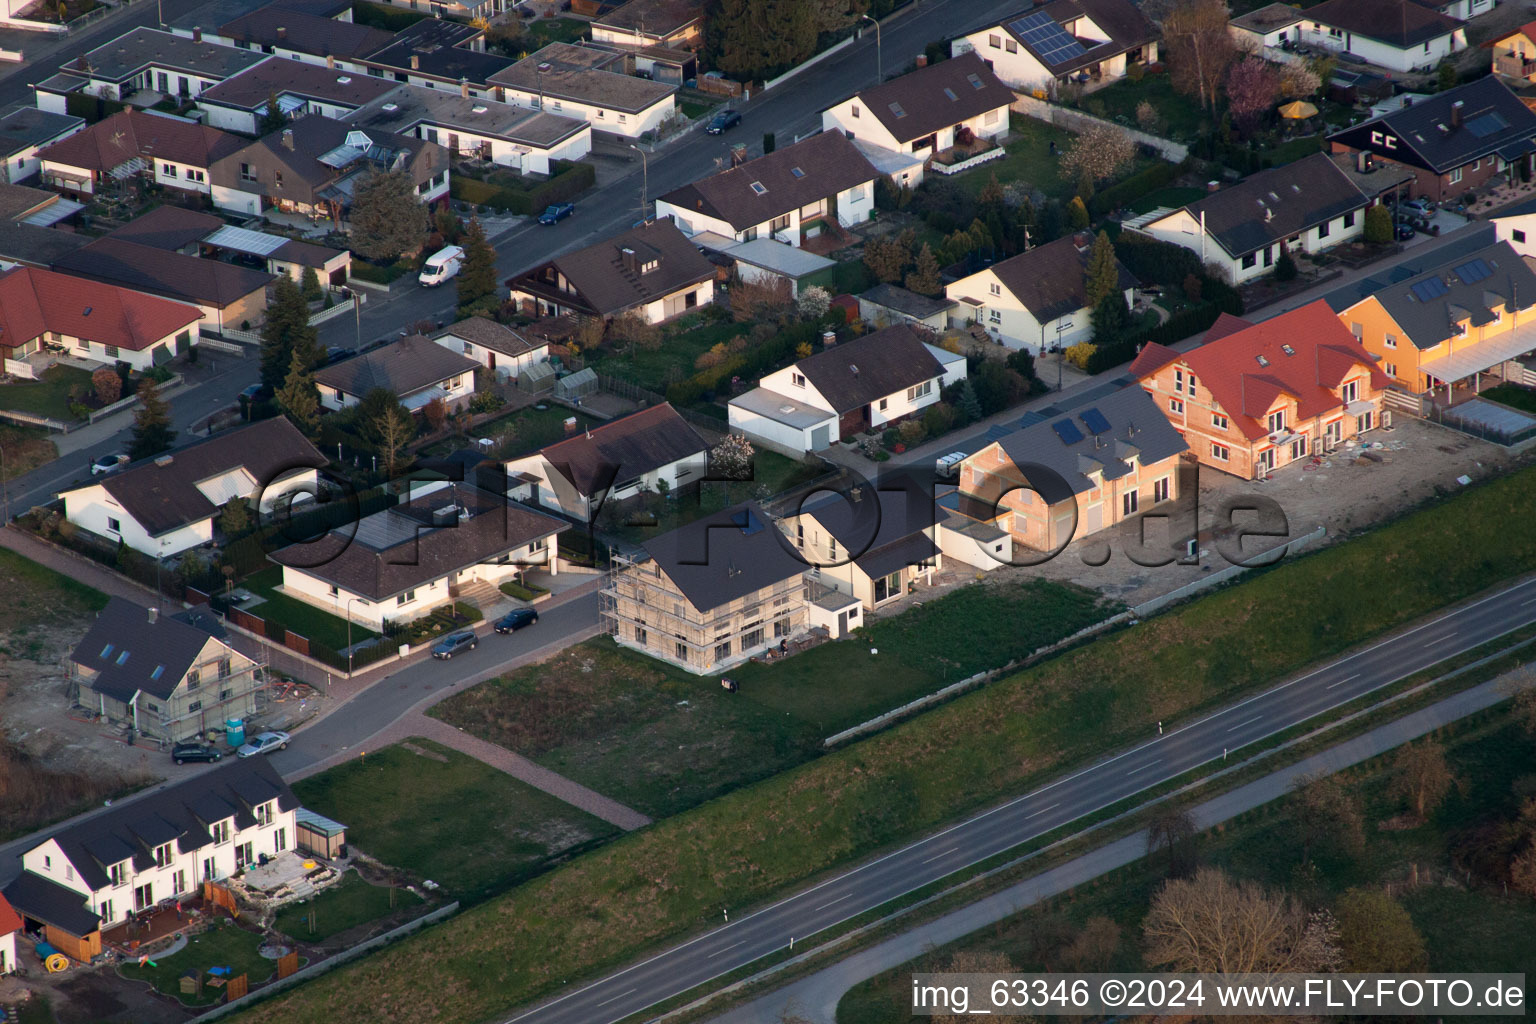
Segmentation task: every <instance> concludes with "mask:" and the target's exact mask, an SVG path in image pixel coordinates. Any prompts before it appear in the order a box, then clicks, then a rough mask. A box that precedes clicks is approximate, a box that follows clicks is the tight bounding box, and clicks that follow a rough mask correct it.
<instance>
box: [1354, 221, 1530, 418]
mask: <svg viewBox="0 0 1536 1024" xmlns="http://www.w3.org/2000/svg"><path fill="white" fill-rule="evenodd" d="M1516 248H1517V247H1512V246H1511V245H1510V243H1509V242H1496V243H1495V244H1493V245H1491V246H1488V247H1486V248H1483V249H1479V250H1477V251H1475V252H1471V253H1466V254H1464V255H1462V256H1459V257H1457V258H1456V259H1454V260H1452V261H1451V262H1450V263H1447V264H1444V265H1443V266H1438V267H1434V268H1432V269H1429V270H1426V271H1424V272H1422V273H1419V274H1416V275H1414V276H1412V277H1409V278H1406V279H1404V280H1394V281H1393V282H1391V283H1389V284H1386V285H1385V286H1383V287H1382V288H1380V289H1379V290H1378V291H1376V292H1374V293H1373V294H1371V295H1370V296H1369V297H1367V298H1365V299H1363V300H1361V301H1360V302H1357V303H1355V304H1353V305H1351V306H1348V307H1347V308H1344V309H1341V310H1339V314H1338V319H1339V321H1340V322H1341V324H1343V325H1345V326H1346V327H1347V328H1348V331H1349V332H1350V333H1351V334H1352V335H1353V336H1354V337H1355V338H1356V339H1358V341H1359V343H1360V344H1361V345H1362V346H1364V348H1365V350H1366V351H1367V352H1369V353H1370V355H1371V357H1372V358H1373V359H1375V360H1377V361H1378V362H1377V366H1379V368H1380V370H1381V372H1382V373H1383V374H1384V375H1385V376H1386V377H1387V379H1388V380H1389V382H1391V383H1392V384H1395V385H1397V386H1398V387H1400V388H1402V389H1404V390H1405V391H1409V392H1412V393H1413V394H1416V395H1417V394H1424V393H1426V392H1429V391H1433V390H1434V389H1436V388H1439V387H1441V386H1442V385H1443V386H1445V388H1446V389H1447V392H1450V388H1451V386H1452V385H1454V384H1457V383H1459V382H1461V381H1467V382H1468V383H1469V384H1470V385H1471V386H1472V389H1473V390H1474V391H1476V390H1478V389H1479V385H1480V384H1481V378H1482V376H1483V375H1485V374H1487V375H1489V376H1492V377H1496V378H1501V379H1507V380H1514V381H1516V382H1520V383H1523V382H1524V380H1525V370H1524V367H1523V366H1522V365H1521V364H1520V363H1519V362H1518V359H1519V357H1520V356H1523V355H1525V354H1526V353H1528V352H1530V351H1531V350H1533V349H1536V273H1533V272H1532V270H1531V266H1530V264H1529V262H1527V260H1525V259H1522V258H1521V256H1520V255H1519V253H1518V252H1517V251H1516ZM1522 291H1523V292H1524V294H1523V295H1522V294H1521V292H1522Z"/></svg>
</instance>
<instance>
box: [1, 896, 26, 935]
mask: <svg viewBox="0 0 1536 1024" xmlns="http://www.w3.org/2000/svg"><path fill="white" fill-rule="evenodd" d="M19 931H21V915H20V914H18V913H16V911H15V910H13V909H12V908H11V905H10V904H9V903H7V902H6V901H5V897H4V896H0V935H9V934H11V932H19Z"/></svg>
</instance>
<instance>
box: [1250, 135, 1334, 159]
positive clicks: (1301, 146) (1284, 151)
mask: <svg viewBox="0 0 1536 1024" xmlns="http://www.w3.org/2000/svg"><path fill="white" fill-rule="evenodd" d="M1322 151H1323V138H1322V136H1321V135H1310V136H1308V137H1307V138H1304V139H1289V140H1287V141H1285V142H1281V143H1278V144H1276V145H1270V146H1265V147H1264V157H1265V159H1267V160H1268V161H1269V163H1270V166H1272V167H1279V166H1280V165H1282V164H1288V163H1291V162H1292V161H1295V160H1300V159H1301V158H1302V157H1304V156H1311V155H1312V154H1313V153H1321V152H1322Z"/></svg>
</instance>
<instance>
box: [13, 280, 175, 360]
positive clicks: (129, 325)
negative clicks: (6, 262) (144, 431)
mask: <svg viewBox="0 0 1536 1024" xmlns="http://www.w3.org/2000/svg"><path fill="white" fill-rule="evenodd" d="M202 315H203V314H202V311H201V310H199V309H198V308H197V307H196V306H189V305H187V304H186V303H183V302H172V301H170V300H169V299H162V298H159V297H157V296H154V295H143V294H140V293H139V292H135V291H130V290H128V289H127V288H117V287H114V286H112V285H100V286H98V287H95V288H85V287H83V286H82V285H81V283H80V280H79V278H75V277H70V276H68V275H67V274H56V273H54V272H53V271H51V270H39V269H37V268H35V267H17V268H16V269H14V270H12V271H10V272H9V273H7V274H4V275H3V276H0V354H3V356H4V359H5V372H6V373H8V374H10V375H12V376H14V377H34V376H36V371H35V370H34V368H33V366H32V364H31V362H30V361H29V360H31V359H32V358H33V357H36V356H42V355H43V354H44V351H45V350H47V349H53V350H57V351H63V352H67V353H69V354H70V355H71V356H74V357H75V358H77V359H87V360H91V361H93V362H97V363H101V364H102V365H104V366H112V365H114V364H116V363H117V362H120V361H121V362H124V363H127V364H128V365H129V366H131V367H132V368H133V369H135V370H141V371H142V370H148V369H150V368H152V367H155V366H159V365H161V364H163V363H168V362H170V361H171V358H172V357H173V356H176V355H180V354H182V353H184V352H186V351H187V350H188V349H190V348H191V346H193V345H196V344H197V342H198V321H199V320H200V319H201V318H202Z"/></svg>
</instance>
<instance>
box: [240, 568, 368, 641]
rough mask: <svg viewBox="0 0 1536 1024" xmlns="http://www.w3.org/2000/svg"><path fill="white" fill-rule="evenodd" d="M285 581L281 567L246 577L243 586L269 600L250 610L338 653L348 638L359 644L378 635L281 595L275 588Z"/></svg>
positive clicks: (364, 627)
mask: <svg viewBox="0 0 1536 1024" xmlns="http://www.w3.org/2000/svg"><path fill="white" fill-rule="evenodd" d="M282 582H283V569H282V566H279V565H274V566H271V567H269V568H266V569H263V570H261V571H260V572H258V573H253V574H252V575H250V576H247V577H246V578H245V580H244V582H242V583H241V584H240V585H241V586H242V587H245V588H246V589H247V590H249V591H250V592H251V593H253V594H258V595H260V596H261V597H264V598H266V600H265V601H263V602H262V603H261V604H256V605H251V606H250V608H249V611H250V613H251V614H252V615H256V616H259V617H261V618H263V619H266V620H267V621H268V622H271V623H273V624H275V625H279V626H281V627H283V628H284V629H290V630H292V631H293V632H295V633H297V634H299V635H300V636H302V637H307V638H309V639H310V640H313V641H315V642H316V643H321V644H324V645H325V646H327V647H329V648H331V649H332V650H336V651H341V650H345V649H346V647H347V641H348V637H350V638H351V642H352V643H354V644H356V643H361V642H362V641H364V640H370V639H372V638H373V637H376V636H378V635H379V634H378V633H377V632H375V631H374V630H371V629H369V628H368V627H367V626H362V625H359V624H357V623H355V622H354V623H352V625H351V627H350V629H349V627H348V625H347V620H346V619H344V618H342V617H341V616H339V615H332V614H331V613H330V612H326V611H321V610H320V609H319V608H316V607H315V606H314V605H312V604H306V603H305V602H303V601H300V600H299V599H298V598H294V597H289V596H288V595H287V594H280V593H278V592H277V589H276V588H277V587H278V586H280V585H281V584H282Z"/></svg>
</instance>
